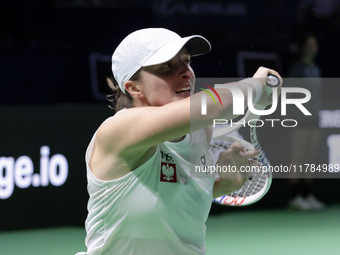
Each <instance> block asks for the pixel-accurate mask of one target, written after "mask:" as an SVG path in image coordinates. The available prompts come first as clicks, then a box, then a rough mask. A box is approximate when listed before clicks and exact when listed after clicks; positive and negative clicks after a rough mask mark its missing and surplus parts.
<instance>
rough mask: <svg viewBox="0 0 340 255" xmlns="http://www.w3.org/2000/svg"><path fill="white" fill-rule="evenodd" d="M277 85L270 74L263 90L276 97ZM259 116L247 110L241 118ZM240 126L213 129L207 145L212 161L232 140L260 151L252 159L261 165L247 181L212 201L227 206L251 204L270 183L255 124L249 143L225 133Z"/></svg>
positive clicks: (259, 107) (266, 160)
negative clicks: (236, 189)
mask: <svg viewBox="0 0 340 255" xmlns="http://www.w3.org/2000/svg"><path fill="white" fill-rule="evenodd" d="M279 86H280V80H279V78H278V77H277V76H275V75H272V74H270V75H269V76H268V78H267V87H266V90H265V91H266V93H267V95H268V96H269V95H270V94H271V93H272V92H273V94H274V97H277V89H274V90H273V88H277V87H279ZM255 108H256V109H258V110H264V108H265V107H263V106H259V105H255ZM259 117H260V116H257V115H254V114H252V113H250V111H249V110H248V111H247V113H246V115H245V116H244V118H243V119H245V120H246V121H247V122H248V121H249V120H252V121H255V122H256V120H257V119H258V118H259ZM243 119H242V120H243ZM240 127H241V125H238V126H234V127H226V128H223V129H219V130H216V131H214V133H213V139H212V141H211V143H210V147H209V151H210V154H211V156H212V158H213V160H214V162H216V161H217V159H218V157H219V155H220V153H221V152H222V151H224V150H227V149H228V148H229V147H230V145H231V144H232V143H233V142H236V141H238V142H240V143H241V144H242V145H243V146H244V147H245V148H246V149H247V150H259V151H260V154H259V155H258V156H256V157H255V158H254V160H257V161H258V162H259V163H260V164H261V167H258V168H257V169H256V170H255V171H252V172H250V173H249V176H248V178H247V181H246V182H245V184H244V185H243V186H242V188H241V189H240V190H238V191H235V192H233V193H231V194H228V195H224V196H222V197H218V198H215V199H214V200H213V201H214V202H215V203H218V204H222V205H229V206H245V205H250V204H253V203H255V202H257V201H259V200H260V199H261V198H262V197H263V196H264V195H265V194H266V193H267V192H268V190H269V188H270V185H271V183H272V173H271V171H268V167H269V165H270V162H269V160H268V158H267V156H266V154H265V152H264V151H263V149H262V148H261V145H260V143H259V141H258V139H257V134H256V127H255V125H252V126H251V127H250V139H251V143H249V142H247V141H245V140H242V139H239V138H236V137H232V136H228V135H227V134H229V133H230V132H233V131H236V130H237V129H239V128H240ZM217 138H219V139H217Z"/></svg>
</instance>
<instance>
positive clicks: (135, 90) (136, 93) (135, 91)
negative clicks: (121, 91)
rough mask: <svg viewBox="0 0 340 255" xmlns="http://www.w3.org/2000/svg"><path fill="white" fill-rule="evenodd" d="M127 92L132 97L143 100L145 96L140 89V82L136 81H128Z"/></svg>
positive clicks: (126, 83)
mask: <svg viewBox="0 0 340 255" xmlns="http://www.w3.org/2000/svg"><path fill="white" fill-rule="evenodd" d="M124 86H125V90H126V91H127V92H128V93H129V94H130V95H131V96H132V97H137V98H141V97H143V96H144V94H143V92H142V90H141V89H140V86H139V84H138V82H135V81H126V82H125V84H124Z"/></svg>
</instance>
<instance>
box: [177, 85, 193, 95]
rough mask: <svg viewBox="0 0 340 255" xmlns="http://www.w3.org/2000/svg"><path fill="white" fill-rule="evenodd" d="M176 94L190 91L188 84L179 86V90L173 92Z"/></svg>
mask: <svg viewBox="0 0 340 255" xmlns="http://www.w3.org/2000/svg"><path fill="white" fill-rule="evenodd" d="M175 93H176V94H184V93H190V86H187V87H184V88H181V89H180V90H178V91H176V92H175Z"/></svg>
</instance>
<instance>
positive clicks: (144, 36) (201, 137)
mask: <svg viewBox="0 0 340 255" xmlns="http://www.w3.org/2000/svg"><path fill="white" fill-rule="evenodd" d="M209 51H210V44H209V42H208V41H207V40H206V39H205V38H203V37H202V36H198V35H195V36H190V37H184V38H182V37H180V36H179V35H177V34H176V33H174V32H172V31H169V30H167V29H163V28H149V29H142V30H138V31H135V32H133V33H131V34H130V35H128V36H127V37H126V38H125V39H124V40H123V41H122V42H121V43H120V44H119V46H118V47H117V48H116V50H115V52H114V53H113V56H112V72H113V76H114V80H115V81H114V82H115V83H116V85H114V84H111V87H112V88H113V89H114V90H117V89H118V88H119V90H120V91H119V93H117V94H115V97H116V100H117V103H116V106H117V110H118V112H117V113H116V114H115V115H114V116H112V117H110V118H108V119H107V120H106V121H104V122H103V124H102V125H101V126H100V127H99V128H98V130H97V132H96V133H95V135H94V136H93V138H92V140H91V142H90V144H89V147H88V149H87V152H86V163H87V178H88V192H89V195H90V199H89V202H88V217H87V219H86V231H87V237H86V240H85V243H86V246H87V252H85V253H78V254H88V255H104V254H105V255H112V254H122V255H123V254H124V255H125V254H131V255H132V254H138V255H140V254H148V255H156V254H157V255H158V254H164V255H170V254H171V255H179V254H183V255H184V254H185V255H191V254H192V255H194V254H195V255H198V254H200V255H202V254H205V232H206V227H205V222H206V220H207V217H208V213H209V210H210V207H211V202H212V199H213V197H216V196H220V195H222V194H228V193H230V192H233V191H235V190H238V189H240V187H241V186H242V185H243V183H244V181H245V177H246V176H243V175H242V174H241V173H232V172H226V173H220V176H219V177H218V178H217V179H215V174H213V173H209V172H208V173H207V172H196V171H194V169H195V166H209V165H212V164H213V162H212V159H211V156H210V154H209V151H208V144H209V142H210V139H211V136H212V131H211V129H210V128H209V126H211V124H212V121H213V119H218V118H219V119H232V118H235V117H236V116H234V115H233V111H232V110H233V109H232V105H233V98H232V94H231V92H230V91H229V90H227V89H216V91H217V92H218V94H219V95H220V97H221V100H222V102H223V105H219V106H215V104H214V102H213V100H212V99H210V98H208V99H207V111H208V113H209V114H207V115H201V95H200V93H198V94H195V95H192V94H193V91H194V84H195V74H194V71H193V70H192V68H191V67H190V59H191V57H193V56H197V55H201V54H205V53H207V52H209ZM269 73H272V74H274V75H277V76H279V74H278V73H277V72H275V71H274V70H270V69H267V68H263V67H261V68H259V69H258V71H257V72H256V73H255V75H254V77H253V78H251V79H246V80H243V81H241V82H235V83H233V85H235V86H237V87H238V88H240V89H241V91H242V93H243V95H244V102H243V103H244V104H245V105H246V102H247V98H248V94H247V88H251V91H252V94H251V95H252V98H253V101H254V102H255V101H256V102H257V103H259V104H263V105H269V104H270V102H271V99H270V98H268V95H267V94H266V93H264V89H263V88H264V86H266V77H267V75H268V74H269ZM201 93H205V92H201ZM257 154H258V151H252V152H248V153H247V152H246V151H245V149H244V148H243V146H242V145H241V144H240V143H234V144H233V145H232V146H231V148H230V149H229V150H228V151H226V152H225V153H224V154H223V155H222V156H221V157H220V159H219V162H224V164H225V165H229V166H234V167H236V168H237V169H239V168H240V167H241V166H252V165H256V164H257V163H256V162H255V161H253V160H251V159H250V158H251V157H253V156H255V155H257Z"/></svg>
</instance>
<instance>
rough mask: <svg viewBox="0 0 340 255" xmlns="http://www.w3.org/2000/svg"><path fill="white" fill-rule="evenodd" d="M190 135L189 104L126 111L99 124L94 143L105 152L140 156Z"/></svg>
mask: <svg viewBox="0 0 340 255" xmlns="http://www.w3.org/2000/svg"><path fill="white" fill-rule="evenodd" d="M189 132H190V101H189V100H186V99H184V100H181V101H178V102H175V103H170V104H167V105H164V106H161V107H136V108H131V109H128V110H125V111H123V112H121V113H119V114H117V115H115V116H114V117H112V118H110V119H109V120H108V121H106V122H105V123H103V124H102V126H101V127H100V128H99V130H98V134H97V139H98V142H99V144H100V145H101V146H103V147H105V148H106V151H111V152H115V153H116V154H121V155H131V154H134V155H136V154H143V153H145V152H146V151H147V150H148V149H149V148H151V147H153V146H155V145H157V144H160V143H163V142H165V141H168V140H173V139H176V138H179V137H182V136H184V135H185V134H187V133H189Z"/></svg>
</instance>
